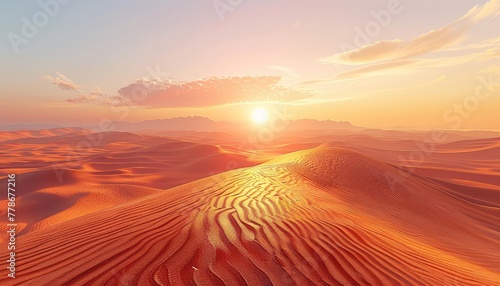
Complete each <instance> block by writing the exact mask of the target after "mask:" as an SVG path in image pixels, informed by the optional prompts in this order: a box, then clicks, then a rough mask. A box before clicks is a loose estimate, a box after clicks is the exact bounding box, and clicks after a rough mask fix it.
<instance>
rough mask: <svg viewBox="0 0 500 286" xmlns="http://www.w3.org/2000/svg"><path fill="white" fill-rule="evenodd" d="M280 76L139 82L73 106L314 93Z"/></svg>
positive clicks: (178, 103) (281, 98) (280, 98)
mask: <svg viewBox="0 0 500 286" xmlns="http://www.w3.org/2000/svg"><path fill="white" fill-rule="evenodd" d="M280 80H281V77H279V76H254V77H250V76H247V77H226V78H208V79H202V80H196V81H189V82H184V81H180V82H179V81H172V80H160V79H146V78H143V79H138V80H136V81H135V82H133V83H131V84H129V85H127V86H125V87H122V88H121V89H119V90H118V95H116V96H112V97H110V96H106V95H104V94H102V93H91V94H88V95H79V96H78V97H76V98H72V99H68V100H67V102H71V103H91V104H101V105H102V104H104V105H107V104H111V103H113V104H117V103H119V104H122V105H125V104H126V105H136V106H143V107H148V108H177V107H210V106H220V105H227V104H237V103H246V102H263V101H265V102H293V101H297V100H300V99H304V98H308V97H311V96H314V95H315V92H314V91H311V90H306V89H303V88H295V87H287V86H284V85H281V84H280V83H279V82H280Z"/></svg>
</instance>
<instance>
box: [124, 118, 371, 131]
mask: <svg viewBox="0 0 500 286" xmlns="http://www.w3.org/2000/svg"><path fill="white" fill-rule="evenodd" d="M248 125H249V123H244V122H226V121H214V120H211V119H208V118H206V117H201V116H193V117H191V116H190V117H177V118H168V119H157V120H146V121H139V122H132V123H131V122H114V127H115V130H117V131H138V130H193V131H231V130H241V129H242V127H245V126H248ZM286 128H287V129H289V130H304V129H308V130H323V129H328V130H361V129H363V128H360V127H356V126H354V125H352V124H351V123H349V122H346V121H340V122H338V121H332V120H325V121H318V120H313V119H300V120H292V121H288V122H287V125H286Z"/></svg>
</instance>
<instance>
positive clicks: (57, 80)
mask: <svg viewBox="0 0 500 286" xmlns="http://www.w3.org/2000/svg"><path fill="white" fill-rule="evenodd" d="M43 78H44V79H46V80H48V81H50V82H52V84H54V85H57V86H58V87H59V88H60V89H62V90H66V91H78V90H80V86H79V85H77V84H76V83H74V82H73V81H72V80H70V79H69V78H68V77H66V76H65V75H63V74H62V73H59V72H56V77H51V76H49V75H45V76H44V77H43Z"/></svg>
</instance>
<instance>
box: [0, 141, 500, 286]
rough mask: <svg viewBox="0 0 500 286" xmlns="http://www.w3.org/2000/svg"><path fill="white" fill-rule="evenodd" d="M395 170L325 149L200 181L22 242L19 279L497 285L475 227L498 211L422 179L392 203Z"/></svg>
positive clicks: (490, 235)
mask: <svg viewBox="0 0 500 286" xmlns="http://www.w3.org/2000/svg"><path fill="white" fill-rule="evenodd" d="M318 164H319V165H321V166H323V167H325V165H328V167H326V168H324V169H323V168H322V169H321V170H325V173H324V174H322V173H317V172H315V166H317V165H318ZM359 168H368V169H369V171H370V172H368V173H366V174H365V173H363V174H357V173H356V170H358V169H359ZM365 171H368V170H365ZM387 172H389V173H391V174H392V175H394V176H397V175H398V170H397V169H396V168H394V167H392V166H390V165H387V164H385V163H382V162H380V161H377V160H374V159H371V158H370V157H367V156H365V155H362V154H359V153H356V152H353V151H349V150H345V149H336V148H329V147H319V148H315V149H311V150H306V151H301V152H298V153H292V154H288V155H285V156H283V157H280V158H277V159H276V160H272V161H270V162H268V163H267V164H263V165H259V166H254V167H249V168H245V169H239V170H234V171H230V172H226V173H223V174H219V175H216V176H213V177H209V178H206V179H201V180H198V181H195V182H192V183H188V184H185V185H182V186H179V187H175V188H172V189H169V190H167V191H165V192H163V193H160V194H155V195H152V196H149V197H146V198H143V199H139V200H137V201H133V202H129V203H125V204H123V205H121V206H118V207H114V208H111V209H107V210H103V211H99V212H95V213H92V214H89V215H86V216H83V217H79V218H76V219H74V220H71V221H67V222H63V223H60V224H59V225H57V227H55V226H54V227H48V228H46V229H44V230H40V231H38V232H37V233H36V235H35V233H33V234H26V235H24V236H22V237H20V238H19V245H20V249H21V250H20V252H19V256H20V257H21V256H22V257H23V262H22V264H20V265H19V269H18V271H19V272H20V273H23V275H22V276H19V278H17V279H16V283H28V284H29V281H35V279H36V281H37V283H38V285H325V284H326V285H497V282H498V281H499V280H500V274H499V273H498V269H496V267H497V266H496V265H495V264H494V263H495V262H498V261H499V255H498V254H496V252H495V251H494V249H495V247H498V240H496V239H497V238H498V232H494V231H492V230H491V229H489V228H487V223H486V221H485V222H484V223H483V224H480V225H479V226H476V227H475V228H474V229H472V230H469V229H468V228H469V227H470V226H473V225H474V223H476V222H477V221H478V220H480V219H485V218H486V217H487V215H488V214H487V213H481V211H480V210H478V211H477V212H476V213H475V214H476V216H470V215H468V214H469V213H470V212H471V211H474V206H473V205H470V204H468V203H467V202H464V201H463V200H459V199H456V198H454V197H452V196H449V195H448V194H446V193H445V192H441V191H440V190H439V188H443V187H441V186H440V185H437V184H434V185H430V183H431V181H430V180H427V179H425V178H422V177H419V176H414V175H411V176H409V177H407V178H405V179H406V182H405V184H404V185H402V184H401V185H398V186H397V189H396V190H395V192H397V193H399V194H400V195H394V196H389V195H388V193H387V192H389V191H388V189H390V188H391V187H390V185H389V184H388V183H387V181H379V180H380V178H381V177H380V176H382V178H383V177H384V176H385V174H386V173H387ZM314 174H316V175H314ZM313 175H314V176H313ZM318 175H319V176H320V177H318ZM360 180H365V181H364V182H359V181H360ZM370 180H373V182H378V183H377V184H374V183H373V182H371V181H370ZM417 187H418V189H415V188H417ZM417 190H418V191H417ZM408 196H410V197H408ZM419 196H422V197H428V198H430V200H440V201H439V204H438V202H436V201H434V202H433V203H429V204H427V207H424V208H423V209H420V208H422V207H423V205H422V204H424V203H427V202H422V201H419V200H418V198H419ZM413 198H416V199H415V200H414V201H412V200H413ZM439 206H441V208H440V207H439ZM398 214H399V216H398ZM456 215H459V219H464V220H463V221H462V220H461V221H459V222H456V223H455V224H452V225H451V226H450V225H448V223H450V221H449V219H450V218H451V217H455V216H456ZM490 219H494V218H490ZM412 220H414V221H412ZM496 223H498V219H497V220H496ZM433 225H434V226H433ZM459 225H462V227H460V226H459ZM442 228H445V230H446V231H448V230H452V231H453V233H452V234H448V235H446V233H442V235H444V236H442V239H446V240H447V241H446V243H442V244H439V243H438V242H437V241H434V240H430V239H428V237H430V236H432V237H435V235H436V233H435V232H436V231H439V229H442ZM438 237H439V236H438ZM467 244H468V245H467ZM472 245H473V246H474V249H473V248H472V247H471V246H472ZM478 245H482V246H481V247H480V248H475V247H476V246H478ZM445 246H446V247H445ZM496 249H498V248H496ZM473 252H475V253H476V254H475V255H472V256H471V254H472V253H473ZM461 253H462V254H464V255H461ZM4 254H5V253H3V254H2V255H4ZM467 257H469V258H467ZM242 258H245V259H242ZM0 272H1V274H2V276H1V277H2V278H0V283H1V284H2V285H12V284H9V283H12V282H11V281H10V280H7V279H5V278H3V277H6V275H4V274H5V270H1V271H0Z"/></svg>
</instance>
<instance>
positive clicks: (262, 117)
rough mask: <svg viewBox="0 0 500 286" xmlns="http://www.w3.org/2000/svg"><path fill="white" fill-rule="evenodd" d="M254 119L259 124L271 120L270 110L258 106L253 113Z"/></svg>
mask: <svg viewBox="0 0 500 286" xmlns="http://www.w3.org/2000/svg"><path fill="white" fill-rule="evenodd" d="M252 120H253V122H255V123H257V124H264V123H266V122H267V120H269V112H267V110H265V109H264V108H257V109H255V110H254V112H253V113H252Z"/></svg>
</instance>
